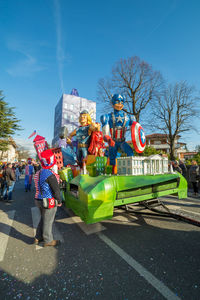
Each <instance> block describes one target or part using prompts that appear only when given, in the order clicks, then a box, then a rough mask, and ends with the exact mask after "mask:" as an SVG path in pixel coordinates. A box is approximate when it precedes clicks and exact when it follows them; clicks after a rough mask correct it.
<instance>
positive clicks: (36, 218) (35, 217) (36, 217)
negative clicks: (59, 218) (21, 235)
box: [31, 206, 64, 250]
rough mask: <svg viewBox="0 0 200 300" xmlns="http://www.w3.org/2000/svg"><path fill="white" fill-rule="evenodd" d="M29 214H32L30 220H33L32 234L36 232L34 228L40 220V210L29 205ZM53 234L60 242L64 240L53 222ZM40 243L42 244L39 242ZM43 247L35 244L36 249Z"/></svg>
mask: <svg viewBox="0 0 200 300" xmlns="http://www.w3.org/2000/svg"><path fill="white" fill-rule="evenodd" d="M31 214H32V220H33V232H34V236H35V234H36V228H37V226H38V223H39V221H40V211H39V208H38V207H36V206H35V207H31ZM53 236H54V238H55V239H56V240H60V241H61V242H62V243H63V242H64V239H63V236H62V234H61V233H60V232H59V230H58V229H57V227H56V225H55V223H53ZM41 245H42V244H41ZM40 249H43V247H42V246H40V245H36V250H40Z"/></svg>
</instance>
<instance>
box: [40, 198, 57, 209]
mask: <svg viewBox="0 0 200 300" xmlns="http://www.w3.org/2000/svg"><path fill="white" fill-rule="evenodd" d="M42 204H43V207H44V208H47V209H50V208H53V207H55V206H57V205H58V200H56V199H54V198H42Z"/></svg>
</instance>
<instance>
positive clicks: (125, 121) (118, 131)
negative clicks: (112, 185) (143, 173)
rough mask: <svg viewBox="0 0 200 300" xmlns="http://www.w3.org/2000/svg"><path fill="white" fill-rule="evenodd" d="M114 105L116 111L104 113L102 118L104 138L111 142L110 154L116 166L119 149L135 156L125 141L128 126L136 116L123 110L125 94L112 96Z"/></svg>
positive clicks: (112, 162) (111, 161) (112, 163)
mask: <svg viewBox="0 0 200 300" xmlns="http://www.w3.org/2000/svg"><path fill="white" fill-rule="evenodd" d="M112 105H113V108H114V112H112V113H109V114H105V115H102V116H101V118H100V120H101V123H102V132H103V135H104V140H105V141H106V142H108V144H109V149H108V156H109V158H110V164H111V165H113V166H114V165H115V163H116V162H115V159H116V157H117V151H118V149H121V150H122V151H123V152H125V153H126V154H127V156H134V153H133V150H132V148H131V147H130V146H129V144H127V143H126V142H125V133H126V130H127V128H128V127H130V126H131V125H132V123H133V122H134V121H135V117H134V116H130V115H127V114H126V113H125V112H124V111H122V108H123V106H124V98H123V96H121V95H119V94H115V95H114V96H113V97H112ZM109 134H110V136H111V137H110V136H109Z"/></svg>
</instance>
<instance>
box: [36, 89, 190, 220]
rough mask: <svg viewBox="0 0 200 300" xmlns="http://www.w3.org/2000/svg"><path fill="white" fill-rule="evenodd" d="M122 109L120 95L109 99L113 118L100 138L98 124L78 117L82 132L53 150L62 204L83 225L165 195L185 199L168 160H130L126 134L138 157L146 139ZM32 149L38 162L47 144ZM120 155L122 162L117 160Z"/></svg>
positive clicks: (184, 187) (181, 182)
mask: <svg viewBox="0 0 200 300" xmlns="http://www.w3.org/2000/svg"><path fill="white" fill-rule="evenodd" d="M123 104H124V99H123V97H122V96H121V95H119V94H115V95H114V96H113V97H112V105H113V108H114V112H112V113H110V114H106V115H103V116H102V117H101V123H102V132H101V131H100V124H99V123H92V121H91V118H90V117H89V116H88V112H87V111H86V110H84V111H82V112H81V113H80V118H79V122H80V127H78V128H77V129H76V130H74V131H73V132H72V133H71V134H70V135H69V136H67V137H64V138H65V139H66V140H67V141H68V144H71V145H68V146H66V148H65V149H63V148H62V147H58V148H52V149H51V150H52V151H53V152H54V154H55V158H56V161H57V169H58V173H59V175H60V178H61V182H62V183H61V190H62V194H63V201H64V204H65V206H66V207H67V208H69V209H71V210H72V211H73V212H74V213H75V214H76V215H77V216H79V217H80V218H81V219H82V220H83V221H84V222H85V223H86V224H92V223H96V222H99V221H102V220H106V219H110V218H112V217H113V212H114V209H115V208H116V207H124V206H128V205H131V204H137V203H147V202H148V201H150V200H151V199H157V198H159V197H162V196H167V195H176V196H178V198H179V199H181V198H186V197H187V181H186V180H185V178H184V177H183V176H182V175H181V174H180V173H177V172H173V171H172V169H170V170H169V168H168V159H167V158H166V157H161V156H160V155H153V156H150V157H144V156H134V153H133V149H132V148H131V147H130V145H128V144H127V143H126V142H125V132H126V129H127V128H128V127H129V128H130V129H131V138H132V144H133V147H134V149H135V151H136V152H137V153H142V152H143V151H144V149H145V146H146V140H145V134H144V130H143V128H142V127H141V125H140V124H139V123H138V122H136V121H135V120H134V118H132V117H130V116H128V115H127V114H126V113H124V112H123V111H122V108H123ZM74 136H76V139H77V145H78V147H77V153H76V157H77V159H76V163H75V164H73V165H72V164H71V162H72V161H73V160H74V158H73V157H70V153H71V152H70V151H71V150H70V151H69V149H71V148H70V147H72V138H73V137H74ZM62 138H63V135H62ZM105 142H106V143H107V144H108V146H107V148H106V147H105ZM34 143H35V149H36V151H37V153H38V156H39V157H40V153H41V151H43V150H45V149H46V147H47V144H46V142H45V141H44V138H43V137H41V136H36V138H35V140H34ZM66 149H67V150H66ZM119 149H121V150H122V151H123V152H124V153H126V156H124V157H123V156H122V157H118V150H119ZM104 150H107V156H105V151H104ZM67 160H68V161H69V163H66V162H67ZM63 162H65V163H64V165H63Z"/></svg>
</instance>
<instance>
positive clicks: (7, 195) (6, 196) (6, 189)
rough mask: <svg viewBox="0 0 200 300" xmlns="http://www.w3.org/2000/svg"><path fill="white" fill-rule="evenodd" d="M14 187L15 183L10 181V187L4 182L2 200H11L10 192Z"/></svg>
mask: <svg viewBox="0 0 200 300" xmlns="http://www.w3.org/2000/svg"><path fill="white" fill-rule="evenodd" d="M14 186H15V181H11V182H10V185H8V183H7V182H5V186H4V191H3V198H4V200H6V199H8V200H12V191H13V189H14Z"/></svg>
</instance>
